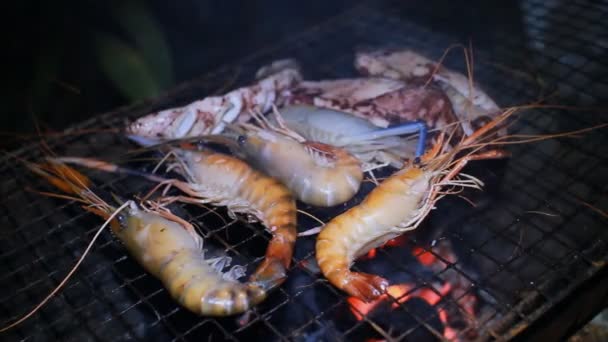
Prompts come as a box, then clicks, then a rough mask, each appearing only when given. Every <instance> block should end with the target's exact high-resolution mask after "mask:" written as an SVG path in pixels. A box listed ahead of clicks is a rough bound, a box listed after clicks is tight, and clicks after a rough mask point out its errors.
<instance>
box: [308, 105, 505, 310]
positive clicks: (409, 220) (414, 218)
mask: <svg viewBox="0 0 608 342" xmlns="http://www.w3.org/2000/svg"><path fill="white" fill-rule="evenodd" d="M508 115H510V114H509V113H505V114H503V115H501V116H498V117H496V118H495V119H494V120H493V121H491V122H490V123H488V124H487V125H485V126H484V127H482V128H480V129H479V130H477V131H475V132H474V134H473V135H471V136H469V137H467V138H465V139H463V140H461V141H460V142H459V143H458V144H454V147H453V148H452V147H450V144H449V140H450V139H447V140H448V141H445V142H444V139H443V137H444V136H445V135H440V136H439V137H438V142H437V143H436V145H435V147H434V148H433V149H432V150H430V151H429V152H428V153H427V154H426V155H425V157H424V158H423V159H422V162H421V163H420V164H410V165H408V166H406V167H404V168H403V169H401V170H400V171H398V172H396V173H395V174H393V175H392V176H390V177H389V178H387V179H386V180H384V181H383V182H382V183H380V184H379V185H378V186H377V187H376V188H375V189H374V190H372V191H371V192H370V193H369V194H368V195H367V196H366V197H365V199H364V200H363V201H362V202H361V203H360V204H359V205H357V206H355V207H352V208H350V209H349V210H347V211H346V212H344V213H343V214H341V215H338V216H337V217H335V218H334V219H332V220H330V221H329V222H328V223H327V224H326V225H325V227H324V228H323V229H322V230H321V232H320V234H319V236H318V238H317V242H316V258H317V262H318V264H319V267H320V269H321V272H322V273H323V275H324V276H325V277H326V278H327V279H328V280H329V281H330V282H331V283H332V284H333V285H334V286H336V287H338V288H339V289H341V290H343V291H345V292H347V293H348V294H349V295H351V296H354V297H357V298H359V299H361V300H365V301H371V300H373V299H375V298H377V297H378V296H380V295H382V293H384V292H385V291H386V289H387V287H388V281H387V280H386V279H384V278H382V277H380V276H377V275H373V274H365V273H357V272H353V271H351V270H350V267H351V265H352V263H353V262H354V260H355V259H356V258H357V257H359V256H361V255H363V254H365V253H367V252H368V251H369V250H370V249H372V248H376V247H379V246H381V245H383V244H384V243H385V242H387V241H388V240H390V239H393V238H395V237H397V236H399V235H401V234H403V233H404V232H406V231H409V230H413V229H415V228H416V227H417V226H418V225H419V224H420V223H421V222H422V220H423V219H424V218H425V217H426V215H427V214H428V213H429V212H430V210H431V209H432V208H433V207H434V205H435V203H436V202H437V201H438V200H440V199H441V198H442V197H443V196H444V195H446V194H449V193H454V192H457V191H458V189H462V188H464V187H471V188H478V189H479V188H481V186H482V185H483V183H482V182H481V181H479V180H478V179H475V178H473V177H471V176H468V175H465V174H462V173H461V170H462V168H463V167H464V166H465V165H466V164H467V162H468V161H471V160H478V159H489V158H502V157H505V156H506V152H504V151H500V150H488V151H479V150H480V144H479V143H478V141H479V140H480V139H486V138H488V136H489V134H491V133H495V131H494V130H493V128H494V127H495V126H496V125H498V124H499V123H500V122H502V121H504V120H505V119H506V117H507V116H508ZM452 137H453V136H452ZM482 144H483V143H482ZM486 144H487V145H492V143H486ZM462 153H464V156H460V155H461V154H462ZM458 176H459V177H460V178H459V179H456V177H458ZM446 188H448V189H449V190H442V189H446Z"/></svg>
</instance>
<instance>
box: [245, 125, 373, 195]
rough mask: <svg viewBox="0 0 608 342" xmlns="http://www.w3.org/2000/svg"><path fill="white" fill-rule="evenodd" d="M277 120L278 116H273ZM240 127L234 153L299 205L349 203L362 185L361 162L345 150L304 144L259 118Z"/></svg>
mask: <svg viewBox="0 0 608 342" xmlns="http://www.w3.org/2000/svg"><path fill="white" fill-rule="evenodd" d="M277 117H279V118H280V116H277ZM259 123H260V124H259V125H253V124H242V125H240V128H241V133H240V135H239V136H238V138H237V140H238V145H239V147H238V151H236V152H237V153H242V154H244V156H245V158H246V159H247V160H249V161H250V162H251V163H252V165H253V166H254V167H256V168H258V169H260V170H262V171H264V172H265V173H267V174H268V175H270V176H271V177H275V178H276V179H278V180H280V181H281V182H283V184H285V185H286V186H287V187H288V188H289V189H290V190H291V191H292V192H293V193H294V195H295V196H296V197H297V198H298V199H299V200H300V201H302V202H304V203H307V204H311V205H315V206H319V207H331V206H335V205H338V204H342V203H344V202H346V201H348V200H349V199H351V198H352V197H353V196H354V195H355V194H356V193H357V192H358V191H359V187H360V186H361V182H362V181H363V170H362V167H361V162H360V161H359V160H358V159H357V158H356V157H355V156H353V155H352V154H350V153H349V152H348V151H346V150H345V149H342V148H339V147H335V146H332V145H328V144H324V143H320V142H315V141H307V140H305V139H303V138H302V137H300V136H298V135H297V134H295V133H294V132H292V131H290V130H289V129H288V128H286V127H276V126H274V125H272V124H271V123H270V122H268V121H263V119H261V118H260V122H259Z"/></svg>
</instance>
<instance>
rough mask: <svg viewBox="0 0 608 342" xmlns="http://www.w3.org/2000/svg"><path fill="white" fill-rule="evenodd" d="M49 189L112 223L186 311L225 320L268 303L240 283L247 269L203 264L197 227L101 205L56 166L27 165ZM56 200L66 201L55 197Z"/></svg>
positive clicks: (218, 261)
mask: <svg viewBox="0 0 608 342" xmlns="http://www.w3.org/2000/svg"><path fill="white" fill-rule="evenodd" d="M28 166H29V168H30V169H31V170H33V171H34V172H35V173H37V174H38V175H40V176H42V177H44V178H45V179H46V180H47V181H49V182H50V183H51V184H53V185H54V186H56V187H57V188H59V189H60V190H62V191H63V192H65V193H67V194H69V195H70V196H76V197H75V199H76V200H77V201H79V202H81V203H83V204H84V208H85V209H86V210H88V211H90V212H92V213H94V214H96V215H99V216H101V217H102V218H104V219H111V221H110V224H111V228H112V232H113V233H114V235H115V236H116V237H118V239H119V240H120V241H121V242H122V243H123V244H124V245H125V247H126V249H127V250H128V251H129V253H130V254H131V255H132V256H133V257H134V258H135V259H136V260H137V261H138V262H139V264H140V265H141V266H143V267H144V268H145V269H146V270H147V271H148V272H150V273H151V274H152V275H154V276H155V277H156V278H158V279H159V280H160V281H162V282H163V284H164V286H165V287H166V288H167V290H168V291H169V293H170V294H171V296H172V297H173V298H174V299H175V300H177V301H178V302H179V303H180V304H181V305H183V306H184V307H186V308H187V309H188V310H190V311H192V312H194V313H196V314H199V315H205V316H227V315H233V314H238V313H242V312H245V311H247V310H248V309H250V308H251V307H253V306H254V305H256V304H258V303H260V302H261V301H263V300H264V299H265V298H266V292H265V291H264V289H263V288H262V287H260V286H258V285H257V284H255V283H240V282H238V281H237V280H236V279H238V278H239V277H241V276H242V275H244V272H245V271H244V267H242V266H233V267H232V268H231V269H230V271H228V272H226V273H222V272H221V270H222V269H223V268H225V267H226V266H228V265H229V264H230V257H219V258H214V259H205V255H204V252H203V249H202V245H203V240H202V238H201V237H200V236H199V235H198V234H197V233H196V231H195V230H194V227H193V226H192V225H191V224H189V223H188V222H186V221H184V220H183V219H181V218H179V217H177V216H175V215H173V214H171V213H170V212H169V211H166V210H154V209H150V208H145V207H141V206H139V205H137V204H136V203H135V202H133V201H128V202H126V203H125V204H124V205H123V206H121V208H126V210H122V211H120V212H119V213H118V214H116V213H115V212H116V210H117V209H116V208H115V207H114V206H112V205H110V204H108V203H107V202H106V201H104V200H103V199H101V198H100V197H99V196H98V195H97V194H95V193H94V192H93V191H92V190H91V189H90V186H91V181H90V180H89V179H88V178H87V177H86V176H84V175H82V174H81V173H79V172H78V171H76V170H74V169H72V168H70V167H68V166H67V165H65V164H62V163H59V162H57V161H52V162H49V163H46V164H37V165H36V164H28ZM55 196H57V197H65V196H62V195H55Z"/></svg>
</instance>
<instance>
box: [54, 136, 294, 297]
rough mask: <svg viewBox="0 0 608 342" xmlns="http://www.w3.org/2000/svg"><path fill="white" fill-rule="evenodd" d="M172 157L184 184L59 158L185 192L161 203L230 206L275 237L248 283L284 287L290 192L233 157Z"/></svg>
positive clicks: (178, 153)
mask: <svg viewBox="0 0 608 342" xmlns="http://www.w3.org/2000/svg"><path fill="white" fill-rule="evenodd" d="M183 145H184V147H186V145H185V144H183ZM170 153H171V154H173V155H174V156H175V157H176V162H175V163H174V164H173V165H172V168H173V169H174V170H176V171H177V172H179V173H180V174H182V175H183V176H184V178H185V179H186V181H181V180H178V179H163V178H160V177H157V176H155V175H149V174H144V173H140V172H138V171H132V170H127V169H124V168H121V167H119V166H117V165H114V164H110V163H106V162H103V161H99V160H94V159H87V158H70V157H64V158H56V159H57V160H61V161H65V162H69V163H75V164H79V165H83V166H86V167H91V168H96V169H101V170H104V171H109V172H125V173H131V174H136V175H139V176H143V177H145V178H147V179H148V180H150V181H153V182H158V183H159V185H158V186H157V188H159V187H162V186H166V185H171V186H174V187H176V188H178V189H180V190H181V191H182V192H184V193H185V195H181V196H165V197H163V198H161V199H160V200H158V201H157V202H158V203H159V204H161V205H166V204H168V203H171V202H175V201H181V202H186V203H193V204H211V205H215V206H225V207H227V208H228V210H229V213H230V215H232V216H233V217H234V214H236V213H240V214H246V215H248V216H249V217H250V218H256V219H257V220H259V221H261V223H262V224H263V225H264V226H265V227H266V229H268V231H269V232H270V233H271V234H272V239H271V240H270V243H269V244H268V247H267V249H266V256H265V258H264V260H263V261H262V263H261V264H260V265H259V266H258V267H257V269H256V271H255V272H254V273H253V274H252V276H251V278H250V281H251V282H252V283H255V284H257V285H258V286H260V287H261V288H263V289H264V290H266V291H269V290H270V289H273V288H275V287H277V286H279V285H280V284H282V283H283V282H284V281H285V279H286V276H287V275H286V274H287V269H288V268H289V266H290V265H291V258H292V255H293V250H294V245H295V240H296V235H297V231H296V216H297V209H296V204H295V200H294V199H293V197H292V195H291V192H290V191H289V189H287V188H286V187H285V186H284V185H283V184H281V183H280V182H279V181H278V180H275V179H274V178H271V177H268V176H266V175H264V174H262V173H261V172H258V171H256V170H255V169H253V168H252V167H250V166H249V165H248V164H247V163H245V162H244V161H242V160H240V159H238V158H235V157H231V156H229V155H225V154H221V153H215V152H211V151H197V150H191V149H186V148H182V149H172V150H171V152H170Z"/></svg>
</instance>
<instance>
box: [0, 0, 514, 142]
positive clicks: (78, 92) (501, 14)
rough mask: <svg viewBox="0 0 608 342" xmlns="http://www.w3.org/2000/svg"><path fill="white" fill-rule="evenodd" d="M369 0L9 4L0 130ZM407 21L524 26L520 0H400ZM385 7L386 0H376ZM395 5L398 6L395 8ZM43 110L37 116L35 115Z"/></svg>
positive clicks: (96, 108) (238, 53) (202, 68)
mask: <svg viewBox="0 0 608 342" xmlns="http://www.w3.org/2000/svg"><path fill="white" fill-rule="evenodd" d="M359 2H361V1H348V0H312V1H279V0H262V1H245V0H243V1H237V0H231V1H209V0H208V1H203V0H197V1H194V0H183V1H175V2H169V1H161V0H152V1H139V0H137V1H131V0H129V1H91V0H84V1H82V0H81V1H76V0H64V1H59V2H44V1H32V0H28V1H21V2H14V3H12V4H11V5H9V8H8V9H7V10H6V11H5V16H6V17H7V18H8V20H9V22H8V27H7V29H6V30H4V31H5V34H8V37H7V38H6V39H5V42H6V44H7V45H6V46H7V47H8V48H7V49H6V50H5V51H7V52H8V53H7V55H8V56H7V57H8V62H5V63H3V64H4V65H3V67H4V71H3V76H4V84H5V86H6V89H5V90H4V91H3V98H4V100H3V101H2V102H3V110H2V119H1V122H0V124H1V125H2V127H3V128H2V129H1V131H4V138H3V139H6V140H4V141H5V142H8V141H13V140H14V138H15V137H14V135H15V134H16V133H24V132H30V133H32V132H35V130H36V128H35V127H36V123H38V124H39V126H40V127H41V128H40V129H41V130H43V131H51V130H61V129H64V128H66V127H68V126H69V125H71V124H74V123H76V122H78V121H82V120H84V119H86V118H89V117H91V116H93V115H95V114H99V113H102V112H105V111H108V110H111V109H114V108H116V107H119V106H123V105H126V104H131V103H134V102H137V101H140V100H142V99H146V98H150V97H154V96H156V95H158V94H160V93H162V92H164V91H166V90H167V89H169V88H171V87H172V86H174V85H175V84H179V83H180V82H184V81H187V80H191V79H195V78H196V77H199V76H201V75H203V74H204V73H205V72H207V71H209V70H212V69H213V68H215V67H217V66H219V65H223V64H227V63H230V62H231V61H235V60H238V59H239V58H241V57H242V56H244V55H247V54H250V53H252V52H254V51H256V50H257V49H260V48H261V47H264V46H268V45H272V44H273V43H276V42H277V41H279V40H282V39H289V38H290V36H291V35H293V34H294V33H296V32H300V31H302V30H305V29H306V28H309V27H312V26H314V25H315V24H318V23H321V22H323V21H326V20H331V18H332V16H335V15H338V14H340V13H341V12H343V11H347V10H348V9H350V8H351V7H353V6H355V5H356V4H357V3H359ZM398 3H399V8H401V10H400V11H399V14H400V15H401V16H402V17H403V18H404V20H409V21H415V22H418V23H420V24H422V25H425V26H426V27H428V28H430V29H432V30H436V31H440V32H442V33H444V34H446V33H447V34H449V35H452V36H453V37H454V41H455V42H463V41H464V42H466V41H467V40H469V39H472V37H474V43H475V46H477V47H483V46H484V45H488V44H490V45H491V44H494V43H495V41H496V39H497V37H496V34H497V32H505V31H508V32H510V31H513V32H519V33H521V29H520V27H521V15H520V14H519V9H518V8H519V7H518V3H517V2H516V1H504V2H492V3H491V4H490V3H489V2H486V1H470V2H467V4H468V5H467V6H462V4H455V3H454V2H452V1H440V0H427V1H400V2H398ZM375 4H376V6H378V7H382V6H383V5H382V2H376V3H375ZM391 8H393V10H394V7H391ZM387 43H390V42H387ZM34 118H35V119H34Z"/></svg>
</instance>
